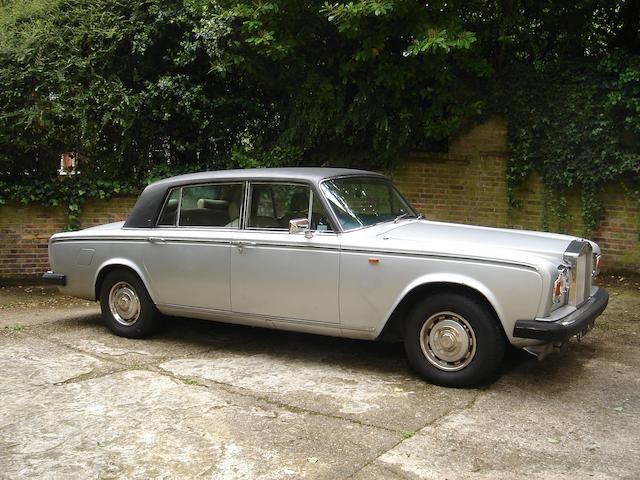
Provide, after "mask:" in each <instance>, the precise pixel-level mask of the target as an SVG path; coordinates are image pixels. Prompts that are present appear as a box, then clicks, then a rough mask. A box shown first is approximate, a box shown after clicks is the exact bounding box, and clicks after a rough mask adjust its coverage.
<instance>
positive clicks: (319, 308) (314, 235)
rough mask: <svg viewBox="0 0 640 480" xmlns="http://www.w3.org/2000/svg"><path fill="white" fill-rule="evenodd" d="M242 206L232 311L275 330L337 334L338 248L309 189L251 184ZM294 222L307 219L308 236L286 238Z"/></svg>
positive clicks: (234, 248)
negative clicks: (309, 328)
mask: <svg viewBox="0 0 640 480" xmlns="http://www.w3.org/2000/svg"><path fill="white" fill-rule="evenodd" d="M246 205H247V210H248V215H245V218H244V224H243V227H244V228H243V229H242V230H240V231H239V232H237V233H236V235H235V237H234V240H233V242H232V244H233V245H232V248H231V308H232V310H233V311H234V312H238V313H244V314H251V315H264V316H268V317H270V321H272V322H273V324H274V326H276V327H278V328H284V329H298V330H304V325H310V326H313V327H314V330H317V328H318V327H323V326H324V327H327V328H328V329H329V330H331V329H336V331H334V332H331V333H334V334H335V333H337V329H338V328H339V323H340V317H339V307H338V305H339V302H338V281H339V278H338V277H339V261H340V243H339V238H338V236H337V235H336V234H335V232H334V231H333V229H332V227H331V225H330V223H329V220H328V217H327V215H325V214H324V212H323V207H322V205H321V204H320V202H318V201H317V199H316V201H314V199H313V195H312V193H311V188H310V187H309V186H308V185H300V184H285V183H253V184H251V185H250V188H249V192H248V195H247V200H246ZM310 207H311V208H310ZM295 218H307V220H308V221H309V222H310V233H311V235H308V234H307V235H306V234H305V232H299V233H295V234H290V233H289V231H288V224H289V220H291V219H295Z"/></svg>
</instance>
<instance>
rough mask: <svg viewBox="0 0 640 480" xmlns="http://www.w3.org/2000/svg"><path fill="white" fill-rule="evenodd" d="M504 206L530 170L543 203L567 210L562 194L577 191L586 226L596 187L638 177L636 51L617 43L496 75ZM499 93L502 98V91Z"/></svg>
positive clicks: (636, 181) (596, 210)
mask: <svg viewBox="0 0 640 480" xmlns="http://www.w3.org/2000/svg"><path fill="white" fill-rule="evenodd" d="M503 85H504V88H503V89H502V93H501V95H500V97H501V98H502V99H503V105H505V107H504V108H503V110H502V112H503V114H504V115H505V116H506V118H507V128H508V142H509V149H510V160H509V163H508V167H507V181H508V185H509V187H508V195H509V202H510V204H511V206H518V202H517V200H516V198H515V195H514V188H515V187H516V186H517V185H519V184H521V183H522V182H523V181H524V180H525V179H526V178H527V177H528V176H529V175H530V174H531V173H532V172H533V171H536V172H538V174H539V175H540V177H541V179H542V181H543V184H544V186H545V189H546V191H547V197H548V198H547V200H548V201H547V202H545V203H546V204H547V205H549V208H551V209H553V210H554V212H553V213H555V214H556V215H557V216H559V217H563V216H566V199H565V197H564V196H565V195H566V194H567V193H568V192H569V191H571V190H574V191H580V192H581V200H582V210H581V214H582V218H583V221H584V225H585V230H586V232H585V233H586V234H589V233H591V232H592V231H593V230H594V229H595V228H596V226H597V224H598V220H599V218H600V216H601V214H602V208H603V207H602V202H601V201H600V199H599V193H600V192H601V190H602V188H603V186H604V185H605V184H606V183H610V182H621V183H623V184H624V185H625V189H626V191H627V192H629V193H633V192H638V187H639V185H640V58H638V56H634V55H630V54H626V53H624V52H622V51H617V52H615V53H614V54H612V55H607V56H603V57H600V58H596V59H585V58H581V59H580V61H574V62H571V61H562V62H550V63H545V64H543V65H540V66H537V67H536V68H533V69H530V68H527V69H525V68H520V69H514V70H512V71H511V72H509V74H508V75H506V76H505V78H504V79H503ZM505 95H506V98H504V96H505Z"/></svg>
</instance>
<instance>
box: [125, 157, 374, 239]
mask: <svg viewBox="0 0 640 480" xmlns="http://www.w3.org/2000/svg"><path fill="white" fill-rule="evenodd" d="M343 176H369V177H378V178H385V177H384V175H381V174H379V173H375V172H369V171H366V170H355V169H352V168H328V167H326V168H325V167H290V168H248V169H244V170H218V171H214V172H199V173H188V174H186V175H178V176H176V177H170V178H165V179H164V180H160V181H158V182H155V183H152V184H151V185H149V186H148V187H147V188H145V189H144V191H143V192H142V193H141V194H140V197H138V201H137V202H136V204H135V205H134V207H133V210H132V211H131V214H130V215H129V218H128V219H127V221H126V222H125V225H124V226H125V227H128V228H150V227H153V225H154V222H155V219H156V218H157V216H158V214H159V213H160V209H161V208H162V205H163V202H164V199H165V196H166V194H167V190H169V189H170V188H173V187H179V186H182V185H190V184H202V183H208V182H216V181H220V180H222V181H245V180H264V181H267V180H275V181H282V180H288V181H293V182H305V183H312V184H314V185H317V184H319V183H320V182H321V181H322V180H326V179H327V178H333V177H343Z"/></svg>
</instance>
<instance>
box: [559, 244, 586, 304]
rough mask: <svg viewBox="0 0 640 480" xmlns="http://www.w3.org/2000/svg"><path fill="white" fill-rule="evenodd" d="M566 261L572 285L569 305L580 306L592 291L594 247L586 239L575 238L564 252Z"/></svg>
mask: <svg viewBox="0 0 640 480" xmlns="http://www.w3.org/2000/svg"><path fill="white" fill-rule="evenodd" d="M564 261H565V263H566V264H567V265H568V266H569V272H570V275H571V286H570V288H569V305H573V306H575V307H579V306H580V305H582V304H583V303H584V302H585V301H586V300H587V299H588V298H589V295H590V293H591V283H592V274H593V248H592V247H591V244H590V243H589V242H587V241H585V240H574V241H573V242H571V244H569V247H567V250H566V251H565V252H564Z"/></svg>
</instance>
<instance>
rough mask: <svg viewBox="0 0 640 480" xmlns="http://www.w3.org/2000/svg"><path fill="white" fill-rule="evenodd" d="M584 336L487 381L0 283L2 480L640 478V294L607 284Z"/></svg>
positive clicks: (338, 347)
mask: <svg viewBox="0 0 640 480" xmlns="http://www.w3.org/2000/svg"><path fill="white" fill-rule="evenodd" d="M608 283H609V285H608V288H609V290H610V293H612V297H611V302H610V306H609V308H608V310H607V312H606V314H605V315H604V316H603V317H602V318H601V321H600V322H599V323H598V324H597V327H596V329H594V331H593V332H592V333H591V334H590V335H589V336H588V337H587V338H586V339H584V340H583V342H582V343H580V344H577V343H575V342H574V343H572V345H571V348H570V349H569V350H568V351H567V352H564V353H562V354H558V355H555V356H553V357H550V358H548V359H547V360H545V361H543V362H538V361H537V360H535V359H530V358H529V357H528V356H522V355H511V356H510V357H509V358H508V360H507V362H506V363H505V367H504V372H503V374H502V376H501V378H500V379H499V380H498V381H497V382H496V383H494V384H493V385H491V386H488V387H485V388H482V389H479V390H453V389H446V388H441V387H436V386H433V385H429V384H426V383H424V382H423V381H421V380H420V379H418V378H417V377H416V376H415V375H414V374H413V373H411V371H410V370H409V369H408V367H407V365H406V362H405V359H404V355H403V350H402V347H401V346H400V345H393V344H377V343H372V342H359V341H352V340H343V339H335V338H325V337H316V336H309V335H301V334H291V333H284V332H275V331H268V330H261V329H253V328H247V327H240V326H232V325H224V324H217V323H208V322H201V321H195V320H182V319H176V320H173V321H172V322H171V325H170V326H169V327H168V328H167V329H166V330H165V331H164V332H163V333H162V334H160V335H158V336H156V337H154V338H152V339H149V340H127V339H123V338H119V337H115V336H113V335H111V334H109V333H108V332H107V331H106V330H105V328H104V327H103V326H102V324H101V323H100V318H99V315H98V309H97V307H96V305H95V304H92V303H88V302H82V301H78V300H73V299H69V298H66V297H62V296H60V295H58V294H57V293H55V292H53V291H51V290H45V289H41V288H31V289H24V288H22V289H20V288H4V289H0V332H1V333H0V372H1V373H0V477H1V478H12V479H13V478H29V477H32V478H65V479H66V478H82V479H85V478H114V477H126V478H149V477H162V478H224V479H236V478H238V479H240V478H242V479H250V478H267V479H289V478H291V479H297V478H327V479H338V478H355V479H369V478H372V479H388V478H433V479H444V478H447V479H458V478H487V479H489V478H490V479H496V478H504V479H511V478H514V477H521V478H554V479H555V478H576V479H584V478H629V479H631V478H636V479H637V478H640V313H639V311H640V289H639V287H638V284H637V283H635V282H633V281H631V282H630V281H627V280H621V279H619V278H613V279H609V280H608Z"/></svg>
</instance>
